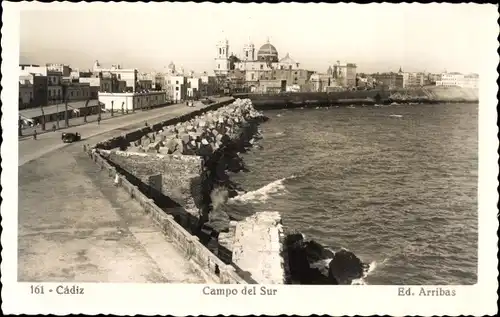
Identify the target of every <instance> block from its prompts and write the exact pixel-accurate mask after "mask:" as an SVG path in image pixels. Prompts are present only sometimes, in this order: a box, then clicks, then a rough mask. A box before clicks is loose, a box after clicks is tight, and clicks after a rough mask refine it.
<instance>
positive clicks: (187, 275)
mask: <svg viewBox="0 0 500 317" xmlns="http://www.w3.org/2000/svg"><path fill="white" fill-rule="evenodd" d="M192 110H193V108H187V107H186V106H184V105H175V106H170V107H166V108H161V109H155V110H151V111H149V112H144V113H140V114H136V115H134V116H123V117H121V118H116V119H110V120H107V121H103V122H102V123H101V126H100V127H97V125H96V124H88V125H84V126H81V127H78V129H76V130H77V131H79V132H80V133H82V135H83V137H84V138H86V140H84V141H83V142H80V143H74V144H69V145H64V144H62V143H61V138H60V133H47V134H44V135H40V139H39V140H37V141H34V140H25V141H20V142H19V212H18V217H19V224H18V236H19V245H18V251H19V253H18V279H19V281H45V282H48V281H54V282H55V281H64V282H70V281H79V282H171V283H205V282H211V281H208V280H206V278H204V277H202V276H200V275H198V273H197V272H196V271H195V270H194V269H193V264H192V262H190V261H187V260H186V259H185V257H184V255H182V254H181V253H180V252H178V251H177V249H176V248H175V247H174V245H173V244H172V243H170V242H169V241H168V240H167V238H166V237H165V236H163V234H161V232H160V231H159V229H158V228H157V226H156V225H155V224H154V223H153V221H152V220H151V219H149V217H148V216H146V215H145V214H144V213H143V211H142V209H141V207H140V206H139V204H138V203H137V202H135V201H134V200H132V199H130V195H128V194H127V193H126V192H125V191H124V190H123V189H122V188H120V187H115V186H113V180H112V179H111V178H110V177H109V176H108V175H107V173H106V172H104V171H100V170H99V169H98V167H97V165H96V164H95V163H94V162H92V161H91V160H90V159H89V158H88V156H86V154H84V153H83V149H82V145H83V144H86V143H89V144H95V143H96V142H98V141H100V140H104V139H106V138H109V137H110V136H114V135H116V134H120V133H123V132H124V131H126V130H129V129H131V128H134V127H140V126H143V125H144V120H148V122H149V121H150V123H154V122H156V121H160V120H166V119H168V118H171V117H174V116H178V115H181V114H184V113H187V112H189V111H192ZM131 125H132V126H131Z"/></svg>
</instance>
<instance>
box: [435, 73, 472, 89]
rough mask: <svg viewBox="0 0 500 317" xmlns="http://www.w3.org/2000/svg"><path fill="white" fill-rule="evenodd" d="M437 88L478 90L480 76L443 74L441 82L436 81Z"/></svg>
mask: <svg viewBox="0 0 500 317" xmlns="http://www.w3.org/2000/svg"><path fill="white" fill-rule="evenodd" d="M436 86H444V87H454V86H456V87H463V88H478V87H479V75H477V74H467V75H464V74H462V73H457V72H452V73H443V74H441V80H438V81H436Z"/></svg>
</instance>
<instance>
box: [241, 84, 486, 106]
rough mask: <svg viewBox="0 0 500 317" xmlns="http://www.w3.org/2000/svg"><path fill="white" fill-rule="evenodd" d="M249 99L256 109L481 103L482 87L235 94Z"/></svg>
mask: <svg viewBox="0 0 500 317" xmlns="http://www.w3.org/2000/svg"><path fill="white" fill-rule="evenodd" d="M234 97H236V98H249V99H250V100H252V103H253V104H254V106H255V108H257V109H259V110H265V109H283V108H299V107H330V106H349V105H375V104H390V103H392V102H398V103H450V102H456V103H460V102H478V101H479V92H478V89H471V88H462V87H442V86H426V87H421V88H412V89H410V88H408V89H396V90H381V89H378V90H377V89H374V90H359V91H340V92H330V93H326V92H297V93H280V94H235V95H234Z"/></svg>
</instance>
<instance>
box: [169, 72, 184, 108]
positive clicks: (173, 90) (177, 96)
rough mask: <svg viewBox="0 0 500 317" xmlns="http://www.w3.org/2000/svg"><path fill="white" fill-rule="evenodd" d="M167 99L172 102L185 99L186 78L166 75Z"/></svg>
mask: <svg viewBox="0 0 500 317" xmlns="http://www.w3.org/2000/svg"><path fill="white" fill-rule="evenodd" d="M166 85H167V98H168V99H169V100H171V101H174V102H179V101H182V100H185V99H186V96H187V86H188V81H187V77H185V76H184V75H167V78H166Z"/></svg>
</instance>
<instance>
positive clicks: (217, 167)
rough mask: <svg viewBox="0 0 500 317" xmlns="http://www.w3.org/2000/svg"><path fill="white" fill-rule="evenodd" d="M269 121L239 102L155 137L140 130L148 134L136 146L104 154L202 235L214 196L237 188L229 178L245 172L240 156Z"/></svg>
mask: <svg viewBox="0 0 500 317" xmlns="http://www.w3.org/2000/svg"><path fill="white" fill-rule="evenodd" d="M266 119H267V118H266V117H265V116H264V115H263V114H262V113H261V112H259V111H257V110H255V109H254V108H253V106H252V103H251V101H250V100H241V99H238V100H235V101H234V102H233V103H231V104H229V105H226V106H224V107H222V108H219V109H216V110H212V111H209V112H206V113H203V114H199V115H197V116H195V117H193V118H191V119H189V120H187V121H183V122H178V123H176V124H174V125H170V126H165V127H162V128H161V129H157V130H155V131H154V132H153V131H151V130H149V129H146V128H144V129H143V130H139V131H138V132H141V131H142V132H143V133H142V134H140V135H137V136H136V139H135V141H128V140H127V138H125V137H122V138H117V139H118V141H119V142H118V141H114V144H115V146H116V147H117V148H115V149H113V150H111V151H109V150H101V154H102V155H103V156H105V157H106V158H107V159H108V160H109V161H110V162H112V163H114V164H115V165H117V166H118V167H119V168H121V169H122V170H123V172H124V173H128V175H129V177H135V178H136V179H137V180H138V181H140V182H141V183H143V184H145V185H146V187H147V188H145V191H147V193H148V195H149V196H150V197H151V198H153V199H154V200H155V202H156V203H157V204H159V205H161V206H162V208H164V210H165V211H166V212H167V213H170V214H172V215H174V217H175V219H176V220H177V222H179V223H180V224H182V225H183V226H184V227H185V228H186V229H189V231H190V232H197V231H199V230H200V228H201V227H202V226H203V225H204V224H205V223H207V222H208V221H209V213H210V211H211V209H212V201H211V193H212V191H213V190H214V189H215V188H217V187H221V186H222V187H225V188H229V189H231V188H232V186H231V182H230V180H229V177H228V176H227V172H228V171H231V172H238V171H241V170H244V169H245V167H244V164H243V160H242V159H241V157H240V156H239V153H240V152H244V151H246V149H248V148H249V147H250V146H251V143H252V139H253V138H255V137H258V136H256V134H257V132H258V128H257V126H258V124H259V123H260V122H263V121H265V120H266ZM233 191H234V190H233ZM227 225H228V224H226V227H227Z"/></svg>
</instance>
